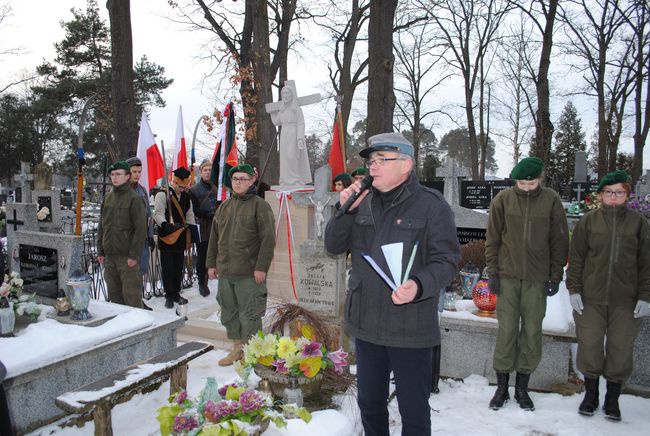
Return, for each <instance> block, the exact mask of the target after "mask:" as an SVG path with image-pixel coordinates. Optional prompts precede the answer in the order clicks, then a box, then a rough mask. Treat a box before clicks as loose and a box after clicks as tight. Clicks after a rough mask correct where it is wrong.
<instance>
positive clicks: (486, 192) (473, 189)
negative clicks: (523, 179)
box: [460, 180, 513, 209]
mask: <svg viewBox="0 0 650 436" xmlns="http://www.w3.org/2000/svg"><path fill="white" fill-rule="evenodd" d="M512 185H513V182H511V181H508V180H477V181H466V180H463V181H461V182H460V206H461V207H465V208H468V209H489V208H490V203H491V202H492V199H493V198H494V197H495V196H496V195H497V194H498V193H499V192H501V191H503V190H504V189H507V188H509V187H510V186H512Z"/></svg>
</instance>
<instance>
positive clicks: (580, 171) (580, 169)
mask: <svg viewBox="0 0 650 436" xmlns="http://www.w3.org/2000/svg"><path fill="white" fill-rule="evenodd" d="M573 182H574V183H585V182H587V152H586V151H582V150H578V151H576V156H575V166H574V167H573Z"/></svg>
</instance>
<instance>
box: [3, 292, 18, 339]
mask: <svg viewBox="0 0 650 436" xmlns="http://www.w3.org/2000/svg"><path fill="white" fill-rule="evenodd" d="M15 325H16V315H15V314H14V309H13V307H11V304H9V300H7V297H2V298H1V299H0V336H1V337H7V336H13V335H14V326H15Z"/></svg>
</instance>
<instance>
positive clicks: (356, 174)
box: [350, 167, 368, 182]
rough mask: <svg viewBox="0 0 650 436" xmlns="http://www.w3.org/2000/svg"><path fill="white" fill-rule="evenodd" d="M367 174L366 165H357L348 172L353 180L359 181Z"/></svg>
mask: <svg viewBox="0 0 650 436" xmlns="http://www.w3.org/2000/svg"><path fill="white" fill-rule="evenodd" d="M367 175H368V168H366V167H359V168H357V169H356V170H354V171H352V174H350V176H351V177H352V181H353V182H356V181H357V180H359V181H361V180H363V178H364V177H366V176H367Z"/></svg>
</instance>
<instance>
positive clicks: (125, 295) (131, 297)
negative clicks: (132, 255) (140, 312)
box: [104, 255, 143, 309]
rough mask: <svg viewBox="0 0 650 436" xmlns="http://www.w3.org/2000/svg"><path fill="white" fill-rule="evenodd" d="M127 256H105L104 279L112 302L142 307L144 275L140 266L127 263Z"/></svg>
mask: <svg viewBox="0 0 650 436" xmlns="http://www.w3.org/2000/svg"><path fill="white" fill-rule="evenodd" d="M127 260H128V257H127V256H115V255H107V256H106V257H105V258H104V281H106V289H107V290H108V299H109V300H110V301H111V303H117V304H124V305H126V306H131V307H137V308H140V309H142V307H143V306H142V276H141V275H140V266H139V265H138V264H137V263H136V264H135V266H128V265H127V263H126V262H127Z"/></svg>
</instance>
